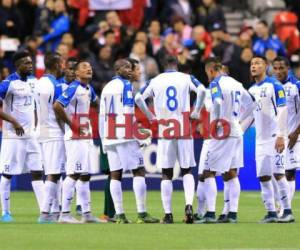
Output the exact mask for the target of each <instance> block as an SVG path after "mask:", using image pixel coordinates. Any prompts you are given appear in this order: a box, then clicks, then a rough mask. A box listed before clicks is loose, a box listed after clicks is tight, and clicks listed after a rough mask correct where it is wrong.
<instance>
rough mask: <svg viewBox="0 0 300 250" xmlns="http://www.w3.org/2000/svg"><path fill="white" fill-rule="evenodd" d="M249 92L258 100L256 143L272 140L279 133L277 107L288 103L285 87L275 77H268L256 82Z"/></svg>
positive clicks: (255, 117)
mask: <svg viewBox="0 0 300 250" xmlns="http://www.w3.org/2000/svg"><path fill="white" fill-rule="evenodd" d="M249 92H250V93H251V94H252V96H254V98H255V102H256V109H255V110H254V119H255V130H256V144H263V143H268V142H272V141H274V140H275V138H276V135H277V133H278V115H277V113H278V112H277V108H278V107H280V106H285V105H286V98H285V94H284V89H283V87H282V85H281V83H280V82H278V81H277V80H276V79H275V78H273V77H266V78H265V79H264V80H263V81H261V82H259V83H256V84H254V85H253V86H252V87H251V88H250V89H249Z"/></svg>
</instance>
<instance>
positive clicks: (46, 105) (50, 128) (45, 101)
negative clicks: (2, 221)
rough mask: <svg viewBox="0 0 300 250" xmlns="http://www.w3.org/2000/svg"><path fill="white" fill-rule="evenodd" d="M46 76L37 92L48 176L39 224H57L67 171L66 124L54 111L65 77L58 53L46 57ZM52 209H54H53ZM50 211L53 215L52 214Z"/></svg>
mask: <svg viewBox="0 0 300 250" xmlns="http://www.w3.org/2000/svg"><path fill="white" fill-rule="evenodd" d="M44 64H45V69H46V71H45V74H44V75H43V76H42V77H41V78H40V79H39V80H38V84H37V92H38V94H39V122H40V135H39V142H40V145H41V153H42V160H43V165H44V171H45V175H46V176H47V179H46V181H45V191H44V192H45V193H44V199H43V208H42V213H41V215H40V217H39V220H38V222H39V223H52V222H56V221H57V220H58V217H59V212H60V210H59V204H58V203H57V202H55V204H56V206H55V207H53V203H54V201H58V197H57V193H58V186H57V182H58V181H59V179H60V177H61V174H62V173H63V172H64V171H65V161H66V156H65V143H64V131H63V130H64V129H63V124H59V122H58V120H57V118H56V115H55V113H54V110H53V103H54V102H55V101H56V99H57V98H58V97H59V96H60V95H61V94H62V84H60V83H58V81H57V78H58V77H60V76H61V74H62V64H63V61H62V58H61V56H60V54H58V53H48V54H46V55H45V59H44ZM51 207H52V209H51ZM50 211H51V214H50Z"/></svg>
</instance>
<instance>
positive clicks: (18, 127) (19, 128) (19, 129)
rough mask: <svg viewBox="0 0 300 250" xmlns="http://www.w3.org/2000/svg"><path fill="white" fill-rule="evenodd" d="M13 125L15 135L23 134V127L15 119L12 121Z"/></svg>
mask: <svg viewBox="0 0 300 250" xmlns="http://www.w3.org/2000/svg"><path fill="white" fill-rule="evenodd" d="M13 127H14V129H15V131H16V134H17V136H22V135H24V134H25V131H24V129H23V127H22V126H21V125H20V123H18V122H17V121H15V122H14V123H13Z"/></svg>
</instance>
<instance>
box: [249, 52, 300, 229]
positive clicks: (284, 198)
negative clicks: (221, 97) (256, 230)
mask: <svg viewBox="0 0 300 250" xmlns="http://www.w3.org/2000/svg"><path fill="white" fill-rule="evenodd" d="M266 70H267V61H266V59H265V58H264V57H260V56H255V57H253V58H252V60H251V66H250V71H251V75H252V77H253V78H254V80H255V84H254V85H253V86H252V87H251V88H250V89H249V92H250V93H251V94H252V95H253V96H254V98H255V102H256V104H257V107H256V109H255V110H254V112H253V113H254V124H255V129H256V156H255V158H256V171H257V176H258V178H259V181H260V186H261V194H262V199H263V202H264V205H265V209H266V210H267V212H268V214H267V215H266V216H265V217H264V218H263V219H262V220H261V223H273V222H277V221H278V222H293V221H294V220H295V219H294V216H293V214H292V210H291V201H290V199H289V188H288V183H287V180H286V177H285V166H284V165H285V164H284V162H285V153H284V148H285V144H284V138H285V136H286V133H287V107H286V97H285V93H284V89H283V87H282V85H281V84H280V83H279V82H278V81H277V80H276V79H275V78H273V77H268V76H267V75H266ZM272 175H274V177H275V179H276V180H277V184H278V188H279V193H280V199H281V204H282V206H283V209H284V212H283V215H282V217H280V218H279V219H278V217H277V214H276V211H275V197H274V190H273V186H272V181H271V177H272Z"/></svg>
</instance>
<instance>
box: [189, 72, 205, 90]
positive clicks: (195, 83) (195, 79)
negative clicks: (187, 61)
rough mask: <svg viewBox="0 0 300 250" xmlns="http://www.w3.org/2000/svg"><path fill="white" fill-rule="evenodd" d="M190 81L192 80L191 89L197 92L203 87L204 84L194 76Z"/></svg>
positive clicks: (191, 76)
mask: <svg viewBox="0 0 300 250" xmlns="http://www.w3.org/2000/svg"><path fill="white" fill-rule="evenodd" d="M190 79H191V84H190V89H191V90H193V91H195V92H196V89H197V88H198V86H201V85H202V84H201V82H200V81H198V79H197V78H196V77H194V76H193V75H190Z"/></svg>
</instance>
